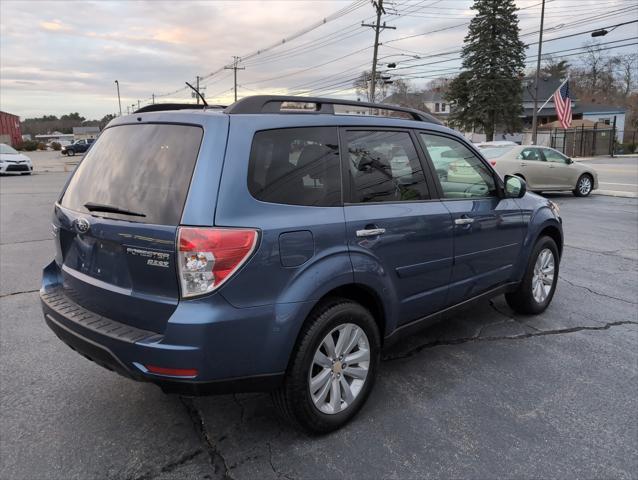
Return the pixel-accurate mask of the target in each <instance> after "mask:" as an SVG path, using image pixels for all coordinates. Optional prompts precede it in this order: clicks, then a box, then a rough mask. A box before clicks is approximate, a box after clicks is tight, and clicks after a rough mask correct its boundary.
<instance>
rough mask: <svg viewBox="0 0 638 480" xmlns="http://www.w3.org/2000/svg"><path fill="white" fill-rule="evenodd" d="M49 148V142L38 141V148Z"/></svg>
mask: <svg viewBox="0 0 638 480" xmlns="http://www.w3.org/2000/svg"><path fill="white" fill-rule="evenodd" d="M46 149H47V144H46V143H44V142H39V143H38V150H46Z"/></svg>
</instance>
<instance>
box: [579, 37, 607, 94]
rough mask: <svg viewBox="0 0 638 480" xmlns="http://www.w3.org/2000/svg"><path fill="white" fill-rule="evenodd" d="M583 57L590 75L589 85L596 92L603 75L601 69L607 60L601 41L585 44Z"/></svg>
mask: <svg viewBox="0 0 638 480" xmlns="http://www.w3.org/2000/svg"><path fill="white" fill-rule="evenodd" d="M581 58H582V61H583V63H584V64H585V70H586V72H587V76H588V77H589V87H590V88H591V90H592V91H594V92H595V91H596V90H597V89H598V81H599V79H600V76H601V70H602V69H603V65H604V64H605V62H606V61H607V59H606V58H605V55H604V54H603V52H602V49H601V46H600V43H599V42H594V41H592V42H587V43H586V44H585V53H584V54H583V56H582V57H581Z"/></svg>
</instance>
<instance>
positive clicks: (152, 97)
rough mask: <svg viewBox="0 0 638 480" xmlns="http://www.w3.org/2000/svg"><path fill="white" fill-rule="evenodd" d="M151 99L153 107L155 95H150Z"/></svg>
mask: <svg viewBox="0 0 638 480" xmlns="http://www.w3.org/2000/svg"><path fill="white" fill-rule="evenodd" d="M151 99H152V100H151V101H152V102H153V105H155V94H154V93H152V94H151Z"/></svg>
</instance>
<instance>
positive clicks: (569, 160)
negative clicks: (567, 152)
mask: <svg viewBox="0 0 638 480" xmlns="http://www.w3.org/2000/svg"><path fill="white" fill-rule="evenodd" d="M572 163H574V161H573V160H572V159H571V158H569V157H567V165H571V164H572Z"/></svg>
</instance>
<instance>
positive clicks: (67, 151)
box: [61, 138, 95, 157]
mask: <svg viewBox="0 0 638 480" xmlns="http://www.w3.org/2000/svg"><path fill="white" fill-rule="evenodd" d="M93 142H95V139H94V138H87V139H82V140H76V141H75V142H73V143H71V144H70V145H65V146H63V147H62V150H61V153H62V155H68V156H69V157H72V156H73V155H75V154H76V153H84V152H86V151H87V150H88V149H89V148H91V145H93Z"/></svg>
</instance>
